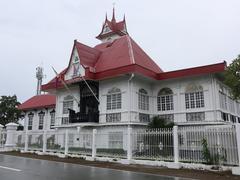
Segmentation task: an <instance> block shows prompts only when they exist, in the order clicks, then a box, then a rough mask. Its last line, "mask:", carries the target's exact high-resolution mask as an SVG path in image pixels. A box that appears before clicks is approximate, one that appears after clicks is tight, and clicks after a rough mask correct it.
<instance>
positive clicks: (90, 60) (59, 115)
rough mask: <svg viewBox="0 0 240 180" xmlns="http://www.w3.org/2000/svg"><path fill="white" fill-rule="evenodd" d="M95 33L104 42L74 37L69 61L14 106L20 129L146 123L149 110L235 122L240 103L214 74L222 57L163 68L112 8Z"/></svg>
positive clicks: (182, 120)
mask: <svg viewBox="0 0 240 180" xmlns="http://www.w3.org/2000/svg"><path fill="white" fill-rule="evenodd" d="M96 38H97V39H99V40H100V41H101V43H100V44H98V45H96V46H95V47H89V46H87V45H85V44H82V43H80V42H78V41H76V40H75V41H74V44H73V48H72V53H71V57H70V61H69V65H68V67H66V69H64V70H63V71H62V72H61V73H60V75H59V76H57V77H54V78H53V79H52V80H51V81H50V82H48V83H47V84H44V85H42V91H44V92H47V94H45V95H39V96H35V97H32V98H30V99H29V100H28V101H26V102H24V103H23V104H22V105H21V106H20V107H19V108H20V109H22V110H23V111H24V112H25V115H26V117H25V126H26V127H25V128H27V127H28V129H29V130H39V129H43V128H45V129H51V128H54V127H55V128H58V129H66V128H70V129H71V128H76V127H78V128H79V127H80V128H82V129H84V128H96V129H99V128H101V129H105V130H106V131H111V127H112V126H116V127H119V129H120V128H126V127H128V126H131V127H132V128H135V127H140V126H141V127H142V126H146V125H147V124H148V122H149V121H150V120H151V118H152V117H154V116H160V117H163V118H165V119H167V120H168V121H173V122H174V123H175V124H178V125H209V124H228V123H238V122H240V104H239V102H236V101H234V100H233V99H232V98H231V96H230V89H229V88H228V87H227V86H226V85H224V84H223V83H222V81H221V79H220V78H219V77H220V76H219V74H221V73H223V72H224V71H225V68H226V62H220V63H218V64H211V65H206V66H201V67H193V68H188V69H181V70H176V71H170V72H165V71H163V70H162V69H161V68H160V67H159V66H158V65H157V64H156V63H155V62H154V60H152V59H151V58H150V57H149V56H148V55H147V54H146V53H145V52H144V50H143V49H141V47H140V46H139V45H138V44H137V43H136V42H135V41H134V40H133V39H132V38H131V37H130V35H129V34H128V32H127V27H126V21H125V18H124V19H123V20H122V21H120V22H117V21H116V19H115V14H114V13H113V16H112V19H111V20H108V18H107V17H106V19H105V23H104V24H103V27H102V30H101V33H100V34H99V35H98V36H97V37H96ZM85 80H86V82H87V84H88V85H87V84H86V83H85ZM63 81H64V82H65V83H66V84H67V86H68V87H69V89H70V91H69V90H67V89H66V88H65V86H64V84H63ZM88 86H90V88H89V87H88ZM90 89H91V90H90ZM93 93H94V94H95V96H96V97H97V99H98V100H99V102H98V100H97V99H96V98H95V96H94V95H93ZM68 109H72V110H73V111H69V110H68ZM74 111H75V112H74ZM41 114H43V115H41ZM42 116H43V117H42ZM42 118H43V120H42ZM30 126H32V127H30Z"/></svg>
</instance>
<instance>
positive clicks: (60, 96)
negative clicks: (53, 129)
mask: <svg viewBox="0 0 240 180" xmlns="http://www.w3.org/2000/svg"><path fill="white" fill-rule="evenodd" d="M69 89H70V91H71V93H70V92H69V91H67V90H66V89H60V90H58V91H57V92H56V125H61V121H62V117H68V114H63V100H64V97H66V96H68V95H74V96H75V97H76V99H77V100H78V101H80V91H79V87H78V85H75V86H70V87H69ZM73 110H75V111H76V112H79V107H78V104H77V102H76V101H73Z"/></svg>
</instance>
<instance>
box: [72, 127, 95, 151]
mask: <svg viewBox="0 0 240 180" xmlns="http://www.w3.org/2000/svg"><path fill="white" fill-rule="evenodd" d="M68 153H70V154H82V155H92V131H87V132H78V131H72V132H69V134H68Z"/></svg>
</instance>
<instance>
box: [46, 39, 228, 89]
mask: <svg viewBox="0 0 240 180" xmlns="http://www.w3.org/2000/svg"><path fill="white" fill-rule="evenodd" d="M75 47H76V49H77V52H78V55H79V57H80V63H81V65H82V66H83V67H84V68H85V78H86V79H91V80H101V79H106V78H110V77H116V76H119V75H123V74H128V73H136V74H141V75H143V76H147V77H150V78H153V79H156V80H165V79H171V78H179V77H185V76H193V75H201V74H209V73H217V72H223V71H224V70H225V67H226V62H222V63H218V64H212V65H207V66H200V67H194V68H189V69H183V70H177V71H171V72H163V71H162V69H161V68H160V67H159V66H158V65H157V64H156V63H155V62H154V61H153V60H152V59H151V58H150V57H149V56H148V55H147V54H146V53H145V52H144V51H143V50H142V49H141V48H140V47H139V46H138V44H137V43H136V42H135V41H134V40H133V39H132V38H131V37H130V36H129V35H124V36H122V37H119V38H118V39H116V40H114V41H113V42H106V43H101V44H99V45H97V46H95V47H93V48H92V47H89V46H86V45H84V44H82V43H79V42H77V41H74V46H73V49H74V48H75ZM67 69H68V68H66V69H65V70H64V71H62V72H61V74H60V75H61V78H62V79H63V80H64V75H65V73H66V72H67ZM81 80H82V79H81V78H80V77H79V78H74V79H72V80H68V81H66V83H73V82H77V81H81ZM59 87H62V83H61V81H60V80H58V79H57V78H56V77H55V78H54V79H53V80H51V81H50V82H49V83H47V84H45V85H42V90H47V89H54V88H59Z"/></svg>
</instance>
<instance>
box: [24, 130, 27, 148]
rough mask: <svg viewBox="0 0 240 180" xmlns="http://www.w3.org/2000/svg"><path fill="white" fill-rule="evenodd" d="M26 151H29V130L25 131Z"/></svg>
mask: <svg viewBox="0 0 240 180" xmlns="http://www.w3.org/2000/svg"><path fill="white" fill-rule="evenodd" d="M24 151H25V152H27V151H28V130H27V129H26V131H25V141H24Z"/></svg>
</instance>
